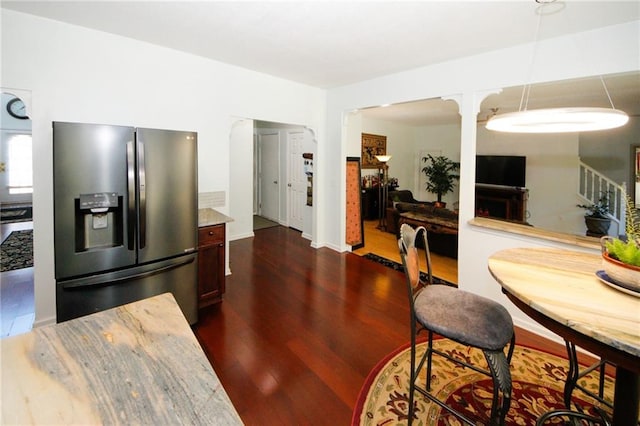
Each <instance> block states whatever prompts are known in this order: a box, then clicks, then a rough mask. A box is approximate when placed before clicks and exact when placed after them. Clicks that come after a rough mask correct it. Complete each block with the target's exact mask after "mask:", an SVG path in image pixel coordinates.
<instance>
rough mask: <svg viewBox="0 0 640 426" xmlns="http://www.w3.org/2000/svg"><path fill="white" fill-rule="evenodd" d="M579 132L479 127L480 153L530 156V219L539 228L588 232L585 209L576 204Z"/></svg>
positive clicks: (528, 210) (527, 169) (478, 149)
mask: <svg viewBox="0 0 640 426" xmlns="http://www.w3.org/2000/svg"><path fill="white" fill-rule="evenodd" d="M578 142H579V139H578V135H577V134H574V133H567V134H552V135H519V134H508V133H501V132H492V131H490V130H487V129H486V128H485V127H484V126H479V127H478V137H477V146H476V149H477V153H478V154H482V155H523V156H525V157H527V165H526V167H527V168H526V176H525V179H526V187H527V190H528V191H529V200H528V202H527V218H526V220H527V222H529V223H530V224H531V225H533V226H535V227H537V228H544V229H548V230H553V231H556V232H565V233H569V234H578V235H584V234H585V231H586V228H585V226H584V219H583V216H584V210H582V209H580V208H578V207H576V204H578V203H579V202H580V200H578V199H577V198H576V196H575V194H576V191H577V189H578V172H577V170H578V161H579V158H578Z"/></svg>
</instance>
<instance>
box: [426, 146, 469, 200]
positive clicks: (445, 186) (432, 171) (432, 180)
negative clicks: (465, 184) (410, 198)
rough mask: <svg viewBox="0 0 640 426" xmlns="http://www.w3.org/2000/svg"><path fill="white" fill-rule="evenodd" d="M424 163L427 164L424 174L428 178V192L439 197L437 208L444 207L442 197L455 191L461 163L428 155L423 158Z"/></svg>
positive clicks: (440, 156)
mask: <svg viewBox="0 0 640 426" xmlns="http://www.w3.org/2000/svg"><path fill="white" fill-rule="evenodd" d="M422 161H423V162H425V163H427V165H426V166H424V167H423V168H422V172H423V173H424V174H425V176H426V177H427V186H426V188H425V189H426V190H427V191H428V192H431V193H433V194H436V195H437V197H438V198H437V203H436V206H439V207H444V206H445V203H443V202H442V196H443V195H446V194H447V193H449V192H451V191H453V185H454V182H455V181H456V180H459V179H460V175H458V174H457V173H456V172H457V171H458V170H460V163H457V162H455V161H452V160H450V159H448V158H447V157H444V156H442V155H439V156H437V157H434V156H432V155H431V154H427V156H426V157H422Z"/></svg>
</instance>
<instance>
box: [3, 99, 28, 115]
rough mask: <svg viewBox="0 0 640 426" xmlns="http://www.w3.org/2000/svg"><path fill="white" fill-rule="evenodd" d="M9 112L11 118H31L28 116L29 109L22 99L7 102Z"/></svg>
mask: <svg viewBox="0 0 640 426" xmlns="http://www.w3.org/2000/svg"><path fill="white" fill-rule="evenodd" d="M7 112H8V113H9V115H10V116H12V117H14V118H17V119H18V120H26V119H28V118H29V116H28V115H27V108H26V107H25V105H24V102H23V101H22V99H19V98H13V99H11V100H10V101H9V102H7Z"/></svg>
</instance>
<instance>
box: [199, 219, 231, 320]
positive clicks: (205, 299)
mask: <svg viewBox="0 0 640 426" xmlns="http://www.w3.org/2000/svg"><path fill="white" fill-rule="evenodd" d="M224 256H225V225H224V224H221V225H212V226H203V227H201V228H199V229H198V307H199V308H204V307H205V306H209V305H213V304H215V303H219V302H221V301H222V295H223V294H224V290H225V289H224V276H225V262H224Z"/></svg>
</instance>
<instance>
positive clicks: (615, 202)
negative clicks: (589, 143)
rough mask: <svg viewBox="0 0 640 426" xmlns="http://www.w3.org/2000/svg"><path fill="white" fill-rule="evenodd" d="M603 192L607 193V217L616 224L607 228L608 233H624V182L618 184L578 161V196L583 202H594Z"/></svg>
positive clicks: (625, 187)
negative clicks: (614, 226)
mask: <svg viewBox="0 0 640 426" xmlns="http://www.w3.org/2000/svg"><path fill="white" fill-rule="evenodd" d="M603 193H608V194H609V203H610V204H609V210H610V211H611V214H610V215H609V217H610V219H611V221H612V222H613V223H615V225H616V229H611V228H609V235H614V236H619V235H624V234H625V228H624V226H625V221H626V212H625V203H626V199H625V194H626V193H627V184H626V182H622V183H621V184H619V183H617V182H615V181H613V180H611V179H609V178H608V177H606V176H605V175H603V174H602V173H600V172H598V171H597V170H595V169H594V168H592V167H590V166H588V165H586V164H585V163H583V162H582V161H580V178H579V181H578V197H579V198H580V199H582V200H583V202H584V203H590V204H595V203H597V201H598V199H600V197H602V194H603Z"/></svg>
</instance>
